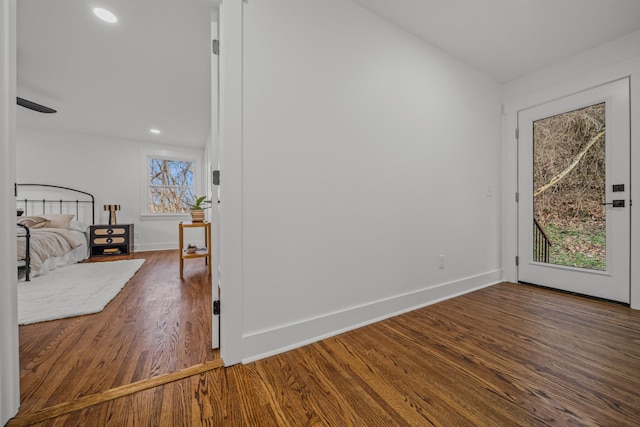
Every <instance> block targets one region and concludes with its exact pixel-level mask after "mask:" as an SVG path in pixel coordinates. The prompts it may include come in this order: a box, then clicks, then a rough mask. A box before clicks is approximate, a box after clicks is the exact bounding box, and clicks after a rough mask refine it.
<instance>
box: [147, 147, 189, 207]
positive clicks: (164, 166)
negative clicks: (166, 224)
mask: <svg viewBox="0 0 640 427" xmlns="http://www.w3.org/2000/svg"><path fill="white" fill-rule="evenodd" d="M195 167H196V162H193V161H185V160H171V159H159V158H155V157H150V158H149V193H148V197H147V203H148V204H149V206H148V209H149V213H185V212H189V204H190V203H192V202H193V200H194V199H195V188H194V182H193V178H194V170H195Z"/></svg>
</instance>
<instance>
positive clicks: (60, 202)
mask: <svg viewBox="0 0 640 427" xmlns="http://www.w3.org/2000/svg"><path fill="white" fill-rule="evenodd" d="M22 187H32V188H50V189H54V190H64V191H68V192H70V194H73V193H77V194H82V195H84V196H85V197H84V198H83V197H76V199H75V200H65V199H18V189H19V188H22ZM15 196H16V202H17V203H18V204H20V203H22V206H23V207H22V209H23V211H24V213H23V215H24V216H28V215H29V207H31V208H33V207H34V206H36V205H37V206H40V207H41V208H40V209H39V210H40V211H41V214H43V215H44V214H46V213H47V207H50V208H55V207H56V206H57V209H58V213H69V212H70V211H73V206H74V205H75V215H76V218H78V219H79V216H80V206H83V205H89V204H90V205H91V224H95V221H96V201H95V197H93V194H91V193H87V192H86V191H82V190H76V189H75V188H70V187H62V186H59V185H51V184H15ZM69 206H70V208H69ZM65 207H66V208H67V209H65ZM16 225H17V226H19V227H22V228H23V229H24V231H25V234H24V235H18V238H25V239H26V242H25V258H24V259H23V260H20V261H24V263H25V265H24V268H25V280H26V281H27V282H28V281H29V280H30V278H29V274H30V272H31V255H30V246H31V245H30V239H31V233H30V232H29V227H26V226H24V225H22V224H16ZM20 267H22V266H20Z"/></svg>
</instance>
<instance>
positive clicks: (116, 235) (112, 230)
mask: <svg viewBox="0 0 640 427" xmlns="http://www.w3.org/2000/svg"><path fill="white" fill-rule="evenodd" d="M89 228H90V240H89V256H92V257H95V256H111V255H129V254H131V253H133V224H115V225H92V226H90V227H89Z"/></svg>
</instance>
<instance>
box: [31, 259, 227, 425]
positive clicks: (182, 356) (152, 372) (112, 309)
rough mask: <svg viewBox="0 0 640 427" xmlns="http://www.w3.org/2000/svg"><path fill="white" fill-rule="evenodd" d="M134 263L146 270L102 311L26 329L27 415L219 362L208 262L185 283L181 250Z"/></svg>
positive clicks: (192, 265)
mask: <svg viewBox="0 0 640 427" xmlns="http://www.w3.org/2000/svg"><path fill="white" fill-rule="evenodd" d="M130 257H132V258H144V259H145V263H144V264H143V265H142V267H141V268H140V270H139V271H138V272H137V273H136V274H135V275H134V277H133V278H132V279H131V280H130V281H129V282H128V283H127V285H126V286H125V287H124V288H123V290H122V291H121V292H120V293H119V294H118V295H117V296H116V297H115V298H114V299H113V300H112V301H111V302H110V303H109V304H108V305H107V306H106V307H105V309H104V310H103V311H102V312H100V313H96V314H91V315H86V316H78V317H72V318H68V319H60V320H53V321H49V322H42V323H36V324H33V325H24V326H20V327H19V337H20V369H21V370H20V383H21V384H20V389H21V393H20V394H21V405H20V413H19V415H22V414H27V413H33V412H35V411H38V410H41V409H43V408H47V407H51V406H54V405H58V404H63V403H65V402H70V401H73V400H74V399H78V398H82V397H84V396H90V395H94V394H97V393H101V392H104V391H106V390H109V389H113V388H116V387H121V386H125V385H127V384H131V383H134V382H137V381H141V380H147V379H150V378H154V377H158V376H160V375H163V374H169V373H173V372H178V371H181V370H183V369H185V368H188V367H191V366H194V365H198V364H201V363H203V362H208V361H214V360H218V359H219V352H218V351H217V350H215V351H214V350H212V349H211V280H210V277H209V276H208V270H207V268H206V266H205V263H204V260H196V261H192V262H189V263H187V264H186V265H185V279H184V280H181V279H180V277H179V276H180V274H179V269H178V253H177V251H156V252H140V253H135V254H133V255H131V256H130ZM198 261H200V262H198Z"/></svg>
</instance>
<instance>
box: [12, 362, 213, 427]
mask: <svg viewBox="0 0 640 427" xmlns="http://www.w3.org/2000/svg"><path fill="white" fill-rule="evenodd" d="M223 366H224V363H223V362H222V360H220V359H218V360H213V361H211V362H205V363H201V364H198V365H194V366H190V367H188V368H185V369H183V370H181V371H178V372H171V373H168V374H163V375H158V376H157V377H153V378H150V379H148V380H142V381H137V382H134V383H131V384H126V385H123V386H120V387H116V388H112V389H109V390H106V391H102V392H100V393H95V394H91V395H88V396H84V397H81V398H79V399H76V400H73V401H71V402H64V403H60V404H58V405H54V406H50V407H48V408H43V409H40V410H38V411H35V412H32V413H27V414H24V415H20V414H18V415H17V416H16V417H14V418H12V419H11V420H9V422H8V423H7V424H6V425H5V427H17V426H27V425H31V424H36V423H39V422H42V421H45V420H48V419H51V418H55V417H59V416H61V415H65V414H68V413H70V412H74V411H79V410H81V409H85V408H88V407H89V406H93V405H97V404H99V403H104V402H108V401H110V400H114V399H118V398H120V397H124V396H128V395H130V394H133V393H138V392H140V391H144V390H148V389H150V388H154V387H158V386H161V385H165V384H168V383H171V382H174V381H179V380H182V379H185V378H188V377H191V376H194V375H199V374H202V373H203V372H207V371H212V370H214V369H218V368H221V367H223Z"/></svg>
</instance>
